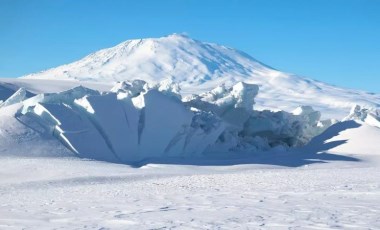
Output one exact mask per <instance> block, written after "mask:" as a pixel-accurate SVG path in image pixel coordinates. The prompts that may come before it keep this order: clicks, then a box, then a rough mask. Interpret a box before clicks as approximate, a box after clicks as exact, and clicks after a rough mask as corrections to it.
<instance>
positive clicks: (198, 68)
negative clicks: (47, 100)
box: [21, 34, 380, 119]
mask: <svg viewBox="0 0 380 230" xmlns="http://www.w3.org/2000/svg"><path fill="white" fill-rule="evenodd" d="M23 78H24V79H53V80H67V79H70V80H77V81H80V82H79V83H77V84H82V82H84V81H91V82H106V83H110V82H111V83H115V82H117V81H125V80H134V79H143V80H145V81H147V82H148V83H151V84H152V83H158V82H160V81H162V80H164V79H172V80H173V81H176V82H178V83H180V86H181V88H182V89H183V92H184V93H185V94H191V93H195V94H200V93H203V92H206V91H208V90H211V89H213V88H216V87H217V86H219V85H221V84H226V86H228V87H230V86H232V85H234V84H236V83H237V82H246V83H250V84H256V85H259V86H260V94H259V95H258V97H257V99H256V103H257V105H256V108H257V109H271V110H277V111H278V110H285V111H291V110H293V109H295V108H296V107H298V106H313V107H314V108H315V109H316V110H318V111H321V112H322V114H323V116H324V117H325V118H336V119H342V118H343V117H344V116H345V115H346V114H347V113H348V112H349V110H350V108H351V107H352V106H354V105H355V104H358V105H361V106H365V107H378V106H379V105H380V96H379V95H378V94H372V93H367V92H364V91H360V90H350V89H343V88H340V87H336V86H332V85H329V84H325V83H322V82H319V81H315V80H312V79H309V78H305V77H301V76H297V75H294V74H288V73H284V72H281V71H279V70H276V69H273V68H271V67H269V66H267V65H264V64H262V63H261V62H259V61H257V60H255V59H254V58H252V57H251V56H249V55H248V54H246V53H244V52H242V51H239V50H235V49H232V48H229V47H225V46H221V45H217V44H213V43H206V42H201V41H198V40H194V39H191V38H189V37H188V36H185V35H181V34H172V35H169V36H166V37H161V38H148V39H136V40H128V41H125V42H122V43H120V44H119V45H117V46H115V47H112V48H108V49H103V50H100V51H98V52H95V53H93V54H90V55H88V56H86V57H84V58H83V59H81V60H79V61H76V62H73V63H70V64H66V65H62V66H59V67H57V68H52V69H49V70H46V71H42V72H39V73H34V74H29V75H26V76H24V77H23ZM21 82H22V81H21ZM29 82H30V81H29Z"/></svg>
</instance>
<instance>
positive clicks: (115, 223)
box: [0, 35, 380, 229]
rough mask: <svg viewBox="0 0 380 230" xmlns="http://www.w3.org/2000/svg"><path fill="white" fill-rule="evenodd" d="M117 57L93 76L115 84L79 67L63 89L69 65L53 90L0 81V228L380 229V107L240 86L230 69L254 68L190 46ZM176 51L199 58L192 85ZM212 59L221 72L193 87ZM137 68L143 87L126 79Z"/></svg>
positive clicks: (353, 96)
mask: <svg viewBox="0 0 380 230" xmlns="http://www.w3.org/2000/svg"><path fill="white" fill-rule="evenodd" d="M138 41H140V43H139V42H138ZM134 43H136V44H135V45H137V46H133V49H132V48H131V47H130V44H134ZM146 44H148V45H149V46H148V47H149V49H147V48H146V46H147V45H146ZM152 44H153V45H152ZM117 47H119V48H113V49H117V50H118V51H117V52H116V51H115V50H113V51H112V50H111V51H112V52H113V53H115V52H116V54H114V55H113V56H112V57H113V58H111V57H109V60H108V61H107V62H105V63H104V62H103V60H101V58H100V57H99V53H95V54H93V55H90V56H88V57H87V59H85V60H87V62H86V63H87V64H86V65H85V66H91V67H92V68H89V69H90V70H92V71H96V70H102V71H103V72H102V74H101V73H99V75H102V76H104V77H106V78H107V79H109V78H115V79H113V80H123V81H121V82H119V83H115V82H113V80H109V81H107V82H106V83H105V82H104V79H103V80H100V79H101V78H100V77H99V76H98V75H97V73H95V72H90V73H87V72H86V73H85V74H83V75H81V74H80V73H77V72H75V71H77V70H76V69H75V68H73V67H71V68H69V69H70V71H74V72H75V73H71V72H70V71H69V70H64V71H66V72H65V74H66V75H67V76H77V78H81V76H84V75H86V76H87V77H86V79H84V78H82V79H79V80H78V79H70V77H66V78H64V79H62V78H60V77H59V74H57V73H59V70H60V68H63V67H58V68H57V69H58V70H57V69H53V70H50V71H53V72H54V71H55V74H56V75H54V76H57V77H56V78H57V79H55V80H53V79H48V78H47V77H46V78H45V79H44V77H43V76H40V77H36V78H38V79H35V78H33V77H30V76H28V77H27V78H21V79H20V78H19V79H1V81H0V96H1V100H2V101H3V102H2V103H0V228H1V229H175V228H177V229H233V228H235V229H379V228H380V208H379V206H380V156H379V155H380V148H379V144H378V141H379V140H380V118H379V117H380V111H379V109H378V106H377V105H378V102H379V100H378V99H379V96H378V95H376V94H369V93H365V92H360V91H354V90H346V89H340V88H337V87H333V86H328V85H327V84H324V83H318V82H317V83H316V82H315V81H309V80H307V79H305V78H302V77H297V76H293V75H292V77H288V76H290V75H287V74H284V73H280V72H279V74H280V75H281V76H282V77H281V78H283V77H284V76H286V77H285V78H286V79H288V80H286V81H285V82H284V83H281V82H279V81H278V77H273V76H272V77H271V75H270V74H269V75H268V74H267V75H266V74H264V73H263V74H262V75H249V74H252V72H249V74H247V73H248V72H247V70H246V69H245V71H246V72H245V74H246V75H245V76H243V75H244V74H242V73H243V71H240V72H239V71H235V70H236V69H237V68H238V67H237V66H239V68H240V70H241V69H244V68H245V67H247V66H250V65H248V64H247V63H251V61H252V60H253V59H252V58H250V57H249V56H246V55H245V54H244V55H243V56H244V58H246V59H244V60H245V61H246V62H243V61H242V59H239V58H237V56H236V55H237V54H239V55H240V54H241V53H240V51H239V52H238V51H236V50H233V49H230V48H226V47H221V46H217V45H215V44H208V43H201V42H199V41H195V40H192V39H190V38H188V37H185V36H182V35H171V36H168V37H164V38H160V39H146V40H132V41H127V42H125V43H122V44H121V45H119V46H117ZM128 47H129V48H128ZM144 47H145V48H144ZM152 47H153V48H152ZM168 47H169V48H168ZM178 47H179V48H178ZM199 47H201V48H199ZM121 48H122V49H121ZM142 48H143V51H144V50H145V51H144V52H143V51H141V49H142ZM111 49H112V48H111ZM120 49H121V50H123V52H121V51H120ZM155 49H159V50H158V51H159V52H158V51H157V50H155ZM177 49H179V50H180V51H181V52H182V51H183V52H185V51H186V52H185V53H186V54H189V53H190V54H191V57H192V58H194V55H193V54H194V53H197V55H195V56H196V57H197V58H196V59H191V60H192V63H193V66H198V67H197V68H194V70H193V71H195V72H196V73H193V75H192V77H193V81H192V82H190V80H189V79H191V77H190V76H187V75H186V76H184V75H180V74H179V75H176V74H177V72H175V71H174V70H173V69H170V68H169V67H168V66H166V67H165V68H169V69H165V68H164V67H163V66H164V64H165V63H166V64H167V65H169V66H170V63H172V61H173V60H177V59H178V60H180V59H181V58H182V59H183V65H182V67H181V68H179V67H178V68H177V67H174V69H175V70H176V69H177V70H176V71H180V70H181V69H185V70H186V71H184V72H183V73H185V72H186V73H189V72H188V71H190V69H187V67H186V65H187V64H186V63H189V62H190V61H189V60H190V59H189V56H186V55H184V54H183V53H181V52H179V51H177ZM131 50H132V51H131ZM152 50H153V51H152ZM168 50H169V51H170V52H169V51H168ZM205 50H206V51H207V52H206V51H205ZM220 50H222V51H223V52H228V53H227V54H223V56H221V54H220V52H222V51H220ZM111 51H110V50H109V49H108V50H105V51H100V52H103V53H106V54H107V53H109V54H111V53H112V52H111ZM211 51H212V52H211ZM125 52H127V54H125ZM129 52H132V53H129ZM165 52H166V53H165ZM210 52H211V54H210ZM218 52H219V53H218ZM157 53H158V54H159V55H162V53H163V54H164V55H163V57H165V58H155V57H154V55H153V54H155V55H158V54H157ZM143 54H144V55H143ZM107 55H108V54H107ZM124 55H126V56H124ZM136 55H137V56H136ZM181 55H182V56H181ZM103 56H104V55H103ZM103 56H101V57H103ZM118 56H122V57H123V58H124V59H125V58H132V59H131V60H133V61H134V63H135V65H133V68H137V69H133V68H132V67H130V66H128V65H129V64H128V63H131V62H130V61H129V62H121V61H120V60H121V59H118V58H116V57H118ZM173 56H174V57H176V59H175V58H174V57H173ZM199 56H202V57H203V58H199ZM205 56H206V57H207V58H204V57H205ZM90 57H92V59H91V60H92V61H89V60H90V59H89V58H90ZM147 57H149V58H148V61H147ZM160 57H162V56H160ZM214 57H218V58H217V60H213V59H212V58H214ZM115 58H116V60H115ZM199 60H200V61H199ZM205 60H207V61H208V64H207V67H210V66H214V67H215V68H216V69H217V70H218V71H214V72H213V74H210V75H209V77H210V79H208V78H207V79H203V78H202V79H203V80H204V81H198V80H199V79H198V78H199V77H200V76H203V75H204V71H206V69H202V68H201V67H202V63H203V62H204V61H205ZM221 60H222V61H221ZM137 61H140V62H137ZM197 61H198V62H197ZM80 62H81V61H79V63H80ZM136 62H137V64H136ZM152 62H153V63H154V64H152V65H150V64H149V63H152ZM215 62H222V63H224V64H223V65H225V67H226V68H224V67H223V66H222V67H220V66H219V64H220V63H219V64H218V63H217V64H215ZM94 63H95V64H96V63H97V64H96V65H98V68H96V65H95V64H94ZM120 63H121V64H123V63H124V64H123V66H122V67H120ZM125 63H127V64H125ZM147 63H148V64H147ZM168 63H169V64H168ZM190 63H191V62H190ZM210 63H211V64H210ZM232 63H235V64H236V65H235V66H231V65H232ZM257 63H258V64H257ZM251 64H252V63H251ZM104 65H111V66H110V67H109V68H108V67H107V68H105V67H104ZM178 65H179V64H178V63H177V65H176V66H178ZM75 66H77V64H75V65H74V67H75ZM147 66H148V67H149V66H150V67H151V68H148V67H147ZM184 66H185V67H186V68H185V67H184ZM252 66H253V67H252V71H253V70H255V71H257V70H258V69H259V70H260V68H264V67H265V68H267V70H268V71H269V72H270V71H276V70H273V69H271V68H270V67H267V66H264V65H262V64H260V63H259V62H256V61H255V65H253V64H252ZM66 67H67V65H66ZM66 67H65V68H66ZM111 67H112V68H111ZM227 67H228V68H227ZM139 68H140V69H139ZM141 68H142V69H141ZM155 68H161V70H160V71H157V69H155ZM189 68H190V67H189ZM77 69H78V70H81V71H87V69H86V68H85V67H83V66H81V67H78V68H77ZM115 69H118V71H116V72H117V73H119V74H117V73H114V72H113V71H114V70H115ZM231 69H232V70H231ZM121 70H123V71H121ZM140 70H144V71H142V72H141V74H143V75H144V74H147V75H149V77H147V76H143V77H142V76H141V75H140V76H139V77H137V78H133V79H131V78H129V77H127V76H132V75H133V74H134V75H136V74H137V73H140ZM128 71H129V72H130V73H128V74H126V75H125V76H123V75H122V73H124V72H128ZM149 71H153V72H152V73H151V72H149ZM165 71H167V72H169V73H171V74H172V75H173V76H175V75H176V76H184V78H183V79H182V80H183V81H182V83H181V80H178V81H176V79H173V77H169V80H165V79H163V78H164V77H163V75H165V74H166V73H167V72H165ZM202 71H203V72H202ZM207 71H208V70H207ZM231 71H235V72H233V73H231ZM277 72H278V71H277ZM107 73H109V74H110V75H107ZM181 73H182V72H181ZM228 73H230V74H231V75H228ZM237 73H240V74H241V75H238V74H237ZM267 73H268V72H267ZM41 74H42V75H44V74H45V73H44V72H43V73H41ZM50 74H51V73H50ZM87 74H88V75H87ZM153 74H156V75H157V78H154V77H152V76H153ZM160 74H161V75H162V76H161V75H160ZM218 74H220V76H219V75H218ZM36 75H38V74H36ZM48 75H49V74H46V76H48ZM247 75H249V76H247ZM52 76H53V75H52ZM88 76H94V77H93V79H91V77H88ZM117 76H119V77H120V78H121V79H118V77H117ZM231 76H240V77H237V78H236V79H233V77H231ZM265 77H266V78H265ZM268 78H271V79H272V81H268ZM136 79H144V80H145V81H147V82H144V81H136ZM226 79H228V81H225V80H226ZM263 79H264V80H263ZM273 79H276V80H273ZM291 79H295V80H291ZM124 80H127V81H124ZM133 80H135V81H133ZM258 81H261V83H262V84H259V85H256V84H254V83H255V82H256V83H257V82H258ZM221 82H225V83H226V84H225V85H221V84H220V83H221ZM294 82H302V84H301V85H302V87H300V85H298V86H295V85H294V84H293V83H294ZM177 83H179V84H177ZM280 83H281V84H283V88H281V87H280ZM271 84H273V85H277V86H276V87H277V88H276V90H273V91H268V90H267V89H269V88H270V87H271V86H272V85H271ZM284 84H285V85H284ZM315 84H318V87H320V88H319V89H317V91H315V92H314V91H310V88H314V89H316V88H315ZM325 85H326V87H324V86H325ZM327 86H328V87H327ZM297 87H298V88H297ZM180 88H182V91H181V89H180ZM292 90H296V92H297V94H294V92H293V91H292ZM291 91H292V92H291ZM305 92H307V93H308V94H310V95H308V96H307V97H306V96H305V97H301V96H299V95H298V94H305ZM316 92H318V93H316ZM321 92H323V93H324V94H323V97H322V98H321V100H319V99H318V97H321V95H320V94H319V93H321ZM271 93H274V94H273V95H274V97H273V100H271V97H270V94H271ZM260 94H264V95H265V96H262V97H260ZM297 95H298V96H297ZM336 95H337V96H336ZM264 97H267V98H266V99H265V100H264ZM326 98H329V99H334V101H333V102H330V101H328V100H325V99H326ZM293 99H294V100H293ZM265 101H268V106H267V107H265V106H266V105H267V103H266V102H265ZM335 102H337V103H336V104H335V107H334V105H333V104H332V103H335ZM310 105H311V106H313V105H317V106H316V107H314V106H313V108H314V109H313V108H311V107H310ZM264 107H265V108H264ZM284 108H286V109H285V111H280V110H282V109H284ZM263 109H271V110H265V111H264V110H263ZM350 109H351V110H350ZM317 110H320V111H321V113H320V112H319V111H317ZM142 111H143V112H142ZM324 112H326V113H325V114H324ZM326 114H327V115H326ZM127 137H128V138H127Z"/></svg>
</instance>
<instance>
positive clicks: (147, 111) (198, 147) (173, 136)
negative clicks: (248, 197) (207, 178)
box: [1, 80, 334, 163]
mask: <svg viewBox="0 0 380 230" xmlns="http://www.w3.org/2000/svg"><path fill="white" fill-rule="evenodd" d="M258 92H259V87H258V86H257V85H253V84H246V83H243V82H239V83H237V84H235V85H233V86H232V87H226V86H224V85H221V86H219V87H217V88H215V89H213V90H211V91H209V92H205V93H202V94H200V95H190V96H187V97H185V98H182V97H181V94H180V87H179V86H178V84H175V83H173V82H172V81H170V80H166V81H163V82H161V83H158V84H156V85H148V84H147V83H146V82H145V81H142V80H134V81H131V82H119V83H117V84H116V85H115V86H114V87H113V88H112V89H111V90H110V91H109V92H99V91H96V90H92V89H88V88H85V87H82V86H80V87H76V88H73V89H70V90H68V91H64V92H59V93H49V94H38V95H34V96H33V95H27V92H25V90H24V89H20V90H18V91H17V92H15V93H14V94H13V95H12V96H10V97H9V98H8V99H7V100H6V101H5V102H4V103H2V104H1V106H9V105H11V104H15V103H19V104H21V106H20V109H19V110H18V112H17V113H16V114H15V117H16V118H17V119H18V120H19V121H20V122H22V123H23V124H25V125H26V126H28V127H30V128H32V129H34V130H36V131H38V132H40V133H44V134H47V135H50V136H53V137H55V138H56V139H58V140H59V141H60V142H61V143H62V144H63V145H64V146H66V147H67V148H68V149H70V150H71V151H72V152H74V153H75V154H77V155H78V156H80V157H84V158H91V159H97V160H105V161H110V162H121V163H131V162H137V161H141V160H144V159H148V158H159V157H204V156H208V155H213V156H226V155H228V154H237V153H238V152H246V153H252V152H257V151H265V150H269V149H272V148H280V149H287V148H290V147H298V146H302V145H305V144H306V143H308V142H309V141H310V140H311V138H313V137H314V136H316V135H318V134H320V133H322V132H323V131H324V130H325V129H326V128H328V127H329V126H330V125H331V124H332V123H334V121H332V120H321V119H320V118H321V114H320V113H319V112H318V111H315V110H313V109H312V108H311V107H309V106H302V107H299V108H297V109H296V110H295V111H293V112H291V113H290V112H285V111H279V112H272V111H269V110H264V111H257V110H254V105H255V100H254V99H255V97H256V95H257V94H258Z"/></svg>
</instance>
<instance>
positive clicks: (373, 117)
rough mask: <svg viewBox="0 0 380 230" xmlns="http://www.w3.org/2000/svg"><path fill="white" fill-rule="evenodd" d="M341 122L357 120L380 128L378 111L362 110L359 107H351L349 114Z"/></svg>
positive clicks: (374, 109)
mask: <svg viewBox="0 0 380 230" xmlns="http://www.w3.org/2000/svg"><path fill="white" fill-rule="evenodd" d="M343 120H345V121H346V120H357V121H361V122H365V123H366V124H368V125H371V126H375V127H378V128H380V109H379V108H362V107H361V106H360V105H355V106H353V107H352V109H351V112H350V114H349V115H348V116H347V117H345V118H344V119H343Z"/></svg>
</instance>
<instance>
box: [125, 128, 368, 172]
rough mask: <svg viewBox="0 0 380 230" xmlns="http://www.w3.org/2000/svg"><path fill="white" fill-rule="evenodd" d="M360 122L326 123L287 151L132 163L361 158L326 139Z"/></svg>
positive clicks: (268, 162)
mask: <svg viewBox="0 0 380 230" xmlns="http://www.w3.org/2000/svg"><path fill="white" fill-rule="evenodd" d="M360 126H361V125H360V124H358V123H356V122H355V121H344V122H339V123H337V124H334V125H332V126H331V127H329V128H328V129H327V130H326V131H325V132H323V133H322V134H321V135H319V136H316V137H315V138H313V139H312V140H311V141H310V143H309V144H308V145H306V146H304V147H301V148H296V149H293V150H289V151H287V152H271V151H268V152H262V153H254V156H252V154H248V153H245V154H236V155H234V154H229V155H225V156H224V157H199V158H152V159H146V160H143V161H141V162H138V163H132V164H131V165H132V166H135V167H141V166H144V165H146V164H174V165H197V166H227V165H241V164H263V165H277V166H286V167H299V166H303V165H308V164H314V163H327V162H329V161H352V162H355V161H360V160H359V159H357V158H354V157H350V156H344V155H338V154H332V153H328V150H330V149H333V148H335V147H337V146H340V145H343V144H345V143H347V140H336V141H328V140H330V139H331V138H333V137H335V136H338V135H339V133H340V132H342V131H344V130H347V129H354V128H358V127H360Z"/></svg>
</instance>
